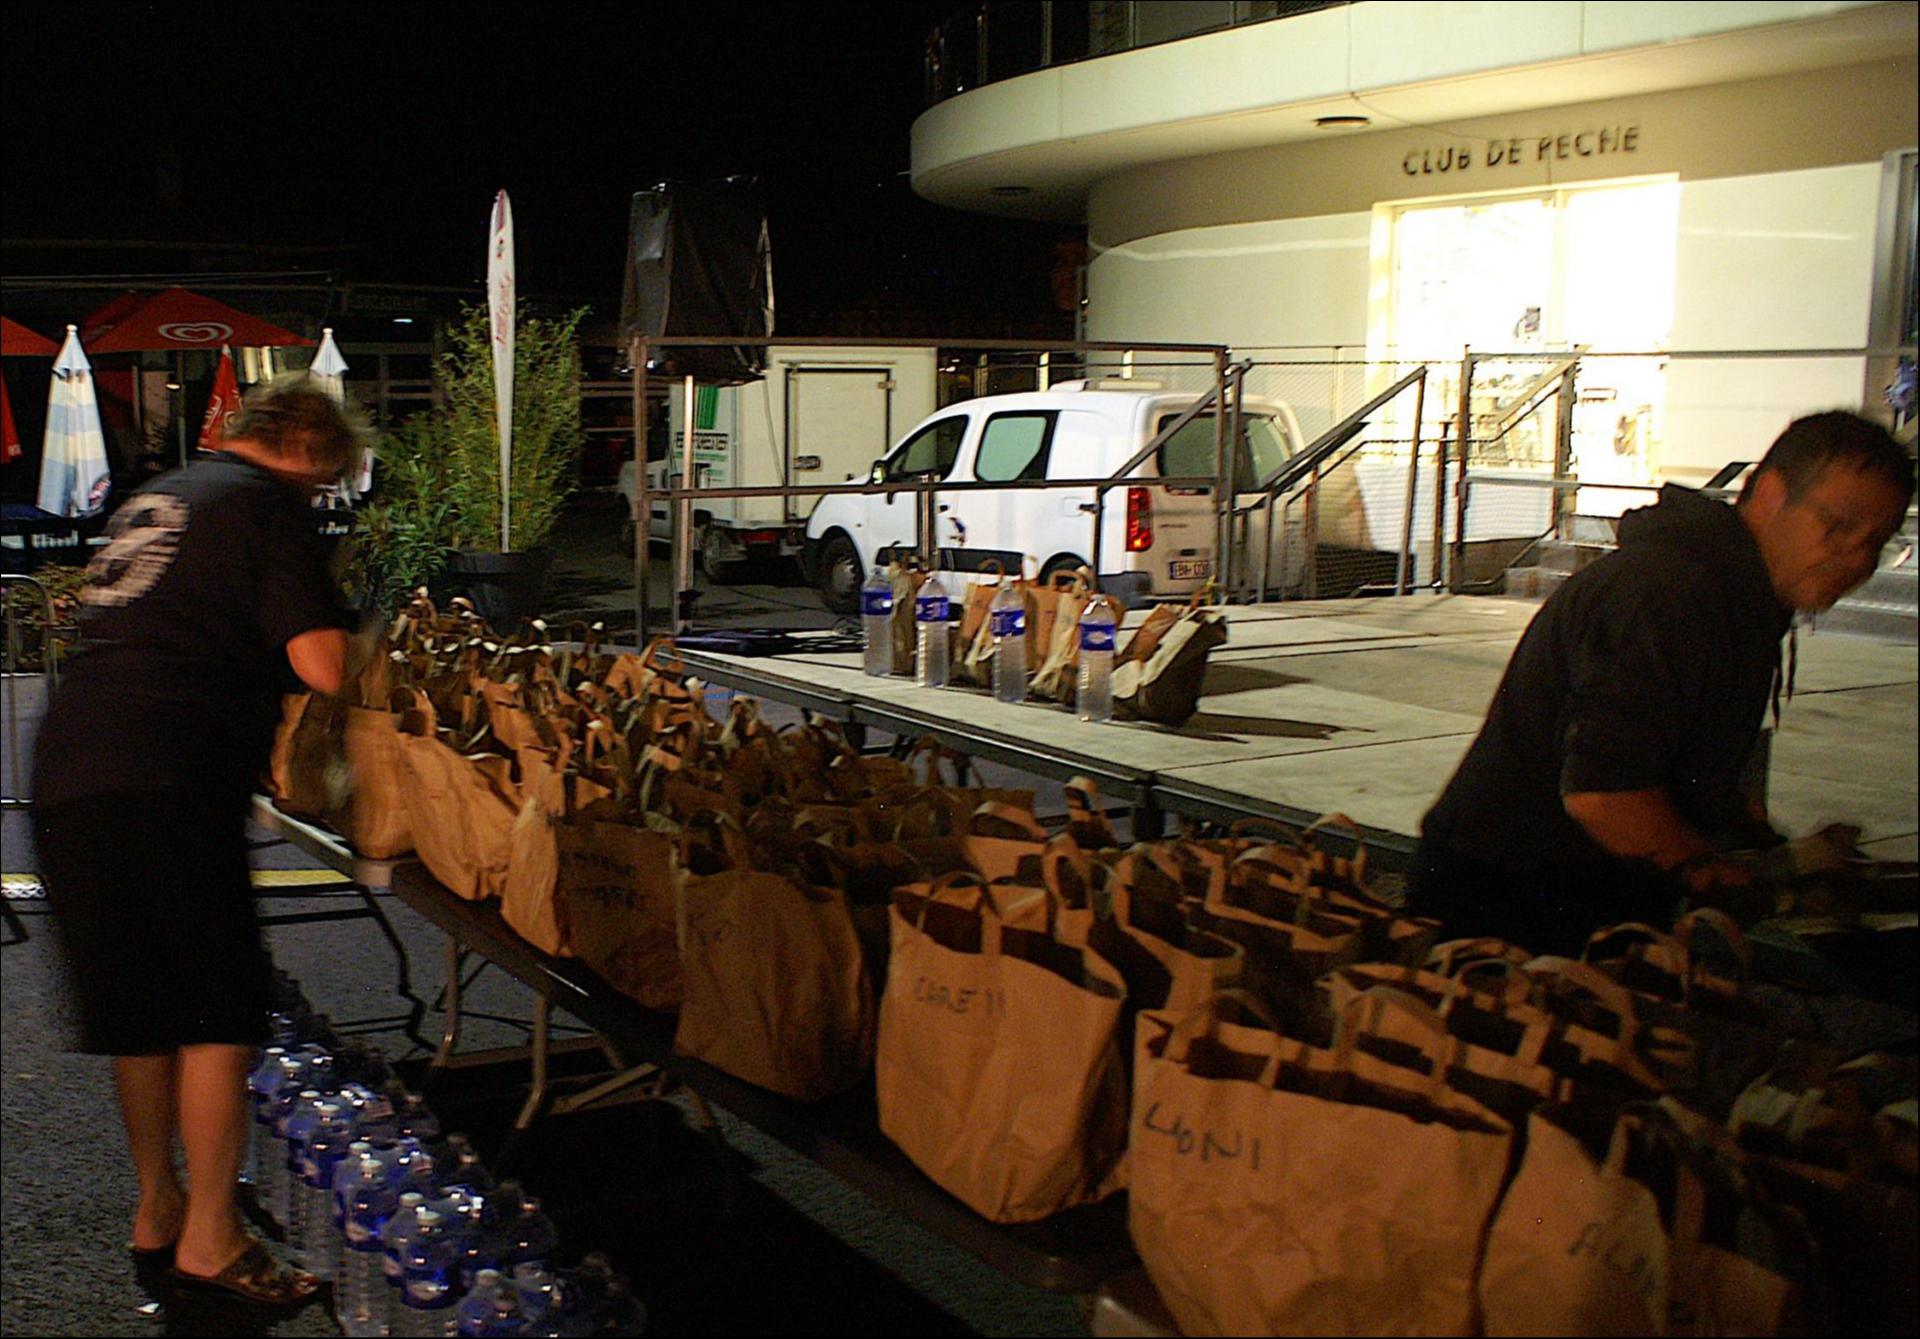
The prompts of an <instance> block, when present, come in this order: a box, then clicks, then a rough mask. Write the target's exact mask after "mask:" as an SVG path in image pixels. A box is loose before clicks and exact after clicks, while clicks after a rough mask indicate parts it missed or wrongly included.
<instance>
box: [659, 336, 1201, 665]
mask: <svg viewBox="0 0 1920 1339" xmlns="http://www.w3.org/2000/svg"><path fill="white" fill-rule="evenodd" d="M775 344H777V345H780V346H781V347H783V348H786V347H813V348H903V347H904V348H914V347H919V348H928V349H933V350H946V351H976V350H977V351H990V350H1005V349H1008V348H1009V347H1013V346H1010V345H1008V344H1007V343H1006V342H1004V341H998V340H954V339H941V340H903V339H883V338H872V339H863V338H841V337H835V336H808V337H793V336H735V335H705V336H695V335H678V336H672V337H669V338H662V339H654V340H648V339H645V338H642V337H635V338H634V340H633V341H632V343H631V345H630V348H629V361H630V363H631V365H632V368H633V373H632V396H633V418H634V424H635V430H634V438H635V440H634V459H635V462H636V465H635V470H634V474H635V479H634V500H633V516H634V626H635V630H636V636H637V638H638V640H639V641H640V642H641V643H644V642H645V641H646V639H647V636H648V621H649V620H648V611H647V598H646V592H647V582H648V574H649V568H650V565H651V559H650V557H649V549H650V547H651V544H650V539H651V529H652V519H653V499H655V498H664V499H666V501H667V502H668V503H669V504H670V506H671V507H672V508H673V513H674V523H673V525H672V527H671V530H672V542H673V559H672V562H673V569H672V570H673V577H674V592H675V594H674V599H673V604H672V608H671V610H670V619H671V622H672V628H673V631H674V632H676V633H677V632H680V631H682V630H683V629H684V627H685V625H686V622H687V619H688V616H689V612H690V604H691V601H692V597H693V596H694V594H695V591H694V585H693V530H694V504H695V502H696V500H698V499H707V500H712V501H719V500H723V499H728V498H754V497H779V498H787V497H794V496H806V497H829V496H835V495H839V494H861V495H882V496H889V497H891V496H894V495H897V494H900V493H912V494H913V495H914V501H915V522H914V533H915V547H916V549H917V551H918V553H919V555H920V558H921V561H922V562H923V563H924V564H925V565H926V566H928V567H929V568H931V567H933V566H934V565H935V564H936V561H937V556H938V542H937V540H938V536H937V533H936V525H935V507H936V505H937V503H936V496H937V495H938V494H941V493H950V492H980V491H992V492H1006V491H1034V490H1045V489H1067V488H1090V489H1094V490H1095V496H1096V501H1100V500H1102V499H1104V496H1105V494H1106V492H1107V491H1109V490H1111V489H1112V488H1114V487H1116V486H1118V485H1119V484H1120V483H1121V482H1123V480H1124V476H1125V474H1126V472H1127V470H1128V469H1132V468H1138V466H1139V464H1140V463H1141V462H1143V461H1144V460H1145V459H1146V458H1147V457H1148V456H1149V455H1150V454H1151V453H1152V452H1153V451H1155V450H1157V449H1159V447H1160V446H1162V445H1164V443H1165V441H1166V440H1167V439H1168V438H1169V437H1171V435H1172V434H1173V432H1174V431H1176V430H1177V429H1178V428H1180V427H1184V426H1185V425H1186V424H1187V423H1190V422H1192V421H1193V419H1194V417H1196V416H1197V415H1198V414H1199V413H1201V412H1204V410H1203V407H1202V406H1201V405H1194V406H1192V407H1190V409H1189V410H1188V411H1187V412H1185V413H1183V414H1182V415H1180V416H1178V417H1177V418H1176V420H1175V422H1174V423H1173V424H1170V425H1168V427H1166V428H1164V429H1162V430H1161V431H1159V432H1158V433H1156V434H1155V435H1154V437H1153V439H1152V441H1150V442H1149V443H1148V444H1147V445H1146V446H1144V447H1142V448H1141V450H1140V451H1139V452H1137V453H1136V454H1135V456H1134V457H1133V458H1132V460H1130V461H1129V462H1128V465H1127V466H1126V467H1124V468H1123V469H1122V470H1120V471H1117V472H1116V473H1114V474H1112V475H1103V476H1097V477H1091V478H1080V479H1034V480H1008V481H1004V482H1000V481H989V482H970V483H958V482H953V481H949V480H945V479H912V480H907V479H894V480H885V481H880V482H875V481H871V480H870V481H869V482H867V483H864V484H817V483H805V484H796V483H793V482H791V481H788V482H785V483H781V484H774V485H758V486H749V487H722V488H707V487H701V486H700V483H699V480H700V477H701V476H700V470H699V463H698V461H697V460H696V459H695V447H694V441H695V431H696V430H695V426H694V425H695V422H696V418H697V415H696V413H695V403H694V387H695V379H694V378H693V377H691V376H688V377H683V378H681V379H680V380H681V393H682V395H683V396H684V405H683V411H684V412H683V413H682V415H681V424H682V429H681V443H680V450H681V458H680V470H679V478H680V479H681V480H683V481H689V480H690V481H692V482H691V485H690V486H689V485H688V484H686V483H684V482H683V484H682V485H681V486H680V487H677V488H665V489H659V488H653V487H651V486H650V485H649V483H648V481H647V470H646V465H647V464H648V463H649V462H648V452H647V418H646V414H645V412H644V411H645V405H646V398H647V395H648V381H649V373H648V371H647V365H648V361H649V356H650V351H651V350H653V349H660V348H701V347H706V348H716V347H718V348H765V347H769V346H772V345H775ZM1017 347H1019V348H1020V349H1021V350H1023V351H1025V352H1027V353H1032V354H1035V355H1051V354H1070V355H1073V356H1075V357H1079V358H1086V356H1087V355H1093V354H1112V355H1117V356H1118V357H1119V358H1120V360H1121V362H1120V370H1121V371H1122V372H1123V374H1124V373H1128V372H1131V371H1132V370H1133V369H1135V368H1136V367H1137V366H1138V364H1137V362H1136V358H1137V356H1138V355H1140V354H1149V355H1166V354H1184V355H1189V356H1192V357H1195V358H1205V359H1206V360H1207V363H1206V366H1207V368H1208V370H1209V371H1210V373H1211V379H1212V382H1213V387H1212V389H1211V390H1210V391H1208V392H1206V393H1205V394H1204V397H1203V399H1204V402H1205V403H1211V404H1214V405H1221V404H1225V403H1227V402H1228V401H1227V396H1228V390H1227V387H1228V383H1229V380H1230V379H1231V377H1230V369H1229V366H1228V362H1227V351H1226V349H1225V347H1224V346H1221V345H1214V344H1140V343H1127V342H1123V341H1103V340H1078V341H1075V340H1053V341H1032V342H1027V343H1023V344H1020V345H1019V346H1017ZM1087 361H1088V363H1089V364H1090V365H1089V366H1088V368H1087V371H1088V373H1089V375H1090V376H1091V375H1092V374H1093V373H1094V372H1095V371H1096V368H1095V367H1094V366H1092V365H1091V363H1092V360H1091V359H1087ZM1194 366H1195V367H1199V366H1201V364H1198V363H1196V364H1194ZM1236 404H1237V397H1236ZM1235 413H1236V414H1237V408H1236V410H1235ZM1226 433H1227V418H1226V415H1223V414H1221V413H1218V412H1216V413H1215V414H1214V461H1215V473H1214V474H1213V475H1212V476H1205V475H1179V476H1170V477H1165V478H1161V477H1156V478H1155V479H1154V480H1153V482H1154V484H1155V485H1156V486H1160V487H1169V488H1196V489H1206V490H1207V491H1208V492H1209V494H1210V495H1211V496H1212V498H1213V501H1214V509H1215V534H1216V537H1217V538H1219V539H1220V540H1222V541H1224V539H1225V537H1226V536H1227V535H1228V533H1229V529H1230V526H1231V508H1232V495H1231V493H1230V492H1228V491H1227V490H1226V489H1225V488H1224V487H1223V486H1222V480H1224V479H1225V477H1226V473H1227V466H1226V461H1227V435H1226ZM668 473H669V475H671V474H672V471H671V470H669V471H668ZM1104 511H1105V506H1104V504H1102V505H1097V506H1094V507H1093V508H1092V513H1093V515H1092V527H1093V531H1094V540H1095V547H1094V551H1093V553H1092V554H1091V555H1090V558H1091V561H1092V563H1093V564H1094V566H1095V568H1096V570H1097V568H1098V567H1099V564H1100V549H1099V542H1100V539H1101V537H1102V514H1103V513H1104ZM1216 552H1217V553H1223V552H1224V550H1223V549H1217V550H1216ZM1216 570H1217V569H1216Z"/></svg>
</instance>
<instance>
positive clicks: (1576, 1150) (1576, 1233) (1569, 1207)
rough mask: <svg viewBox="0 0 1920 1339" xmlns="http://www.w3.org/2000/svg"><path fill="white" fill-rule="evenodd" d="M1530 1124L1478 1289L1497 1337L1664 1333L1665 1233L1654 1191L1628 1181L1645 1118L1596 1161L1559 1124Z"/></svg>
mask: <svg viewBox="0 0 1920 1339" xmlns="http://www.w3.org/2000/svg"><path fill="white" fill-rule="evenodd" d="M1577 1119H1578V1117H1577V1115H1576V1114H1575V1113H1570V1112H1565V1111H1559V1112H1556V1111H1539V1112H1535V1113H1534V1114H1533V1115H1532V1116H1530V1117H1529V1118H1528V1120H1527V1125H1526V1152H1525V1154H1524V1155H1523V1156H1522V1157H1521V1159H1520V1168H1519V1171H1518V1172H1517V1173H1515V1175H1514V1178H1513V1183H1512V1184H1511V1185H1510V1186H1508V1187H1507V1193H1506V1195H1505V1196H1504V1197H1503V1198H1502V1199H1501V1201H1500V1209H1499V1211H1498V1212H1497V1213H1496V1214H1494V1217H1493V1225H1492V1228H1491V1229H1490V1230H1489V1231H1488V1234H1487V1250H1486V1258H1485V1262H1484V1263H1483V1264H1482V1266H1481V1269H1480V1282H1479V1286H1478V1289H1477V1293H1478V1297H1479V1301H1480V1309H1481V1319H1482V1323H1483V1325H1484V1326H1485V1332H1486V1333H1487V1334H1488V1335H1490V1336H1493V1335H1535V1334H1543V1335H1544V1334H1579V1335H1634V1334H1664V1333H1666V1328H1667V1290H1668V1282H1667V1274H1668V1267H1669V1265H1668V1258H1667V1233H1666V1229H1665V1228H1664V1227H1663V1226H1662V1225H1661V1222H1660V1204H1659V1201H1658V1200H1657V1199H1656V1198H1655V1197H1654V1194H1653V1192H1652V1191H1650V1190H1648V1189H1647V1187H1646V1186H1644V1185H1642V1184H1641V1183H1640V1182H1639V1181H1637V1180H1635V1179H1633V1178H1632V1177H1630V1176H1628V1175H1627V1172H1626V1167H1627V1154H1628V1151H1629V1148H1630V1146H1631V1142H1632V1141H1631V1135H1632V1133H1633V1131H1634V1130H1635V1129H1636V1128H1637V1127H1638V1124H1639V1117H1637V1116H1633V1115H1623V1116H1622V1117H1621V1118H1620V1120H1619V1122H1618V1124H1617V1125H1615V1127H1614V1130H1613V1135H1612V1138H1611V1141H1610V1144H1609V1147H1608V1149H1607V1152H1606V1154H1605V1156H1604V1157H1601V1158H1596V1157H1594V1156H1593V1154H1592V1153H1591V1152H1590V1151H1589V1150H1588V1149H1587V1148H1586V1147H1585V1146H1583V1144H1582V1143H1581V1140H1580V1139H1579V1137H1577V1136H1576V1135H1575V1134H1574V1133H1572V1132H1570V1131H1569V1130H1568V1129H1567V1128H1565V1126H1564V1125H1563V1124H1561V1123H1559V1122H1561V1121H1575V1120H1577Z"/></svg>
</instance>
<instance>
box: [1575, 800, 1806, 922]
mask: <svg viewBox="0 0 1920 1339" xmlns="http://www.w3.org/2000/svg"><path fill="white" fill-rule="evenodd" d="M1560 802H1561V804H1562V805H1563V806H1564V807H1565V808H1566V811H1567V816H1568V817H1570V818H1571V819H1573V821H1574V822H1576V823H1578V824H1579V825H1580V826H1581V827H1582V828H1583V829H1585V831H1586V833H1587V835H1588V836H1589V837H1592V838H1593V840H1594V841H1595V842H1597V843H1599V845H1600V847H1601V849H1603V850H1605V851H1606V852H1607V853H1608V854H1609V855H1615V856H1619V857H1620V858H1621V859H1623V860H1644V861H1647V862H1648V863H1649V864H1652V865H1654V866H1655V867H1657V868H1659V869H1662V870H1665V871H1666V872H1667V873H1669V874H1671V875H1673V876H1674V877H1675V878H1676V879H1678V880H1679V881H1680V882H1681V883H1683V884H1684V885H1685V886H1686V888H1687V891H1688V895H1689V899H1690V900H1691V901H1693V902H1694V903H1696V904H1699V905H1705V906H1717V907H1721V908H1722V909H1724V910H1725V911H1727V912H1728V913H1729V914H1731V915H1732V916H1733V918H1734V919H1735V920H1737V921H1739V922H1740V923H1741V924H1743V925H1750V924H1752V923H1753V922H1754V921H1756V920H1759V919H1761V918H1762V917H1764V916H1766V915H1768V914H1770V912H1771V910H1772V903H1771V899H1770V898H1768V897H1766V896H1762V895H1760V894H1759V893H1758V891H1757V890H1755V889H1754V888H1753V887H1752V885H1753V871H1752V870H1751V869H1750V868H1748V867H1747V866H1746V865H1744V864H1742V863H1740V862H1739V861H1737V860H1729V859H1726V858H1724V857H1722V856H1720V855H1719V854H1718V853H1717V852H1716V851H1715V850H1714V846H1713V843H1711V842H1709V841H1708V840H1707V839H1706V837H1705V836H1704V835H1703V834H1702V833H1701V832H1700V830H1699V829H1698V828H1696V827H1694V826H1693V824H1691V823H1689V822H1688V821H1687V820H1686V819H1685V818H1684V817H1683V816H1682V815H1681V813H1680V811H1679V810H1678V809H1677V808H1675V807H1674V803H1673V799H1672V797H1671V796H1669V795H1668V794H1667V792H1666V791H1664V790H1661V789H1659V788H1657V787H1656V788H1654V789H1652V790H1589V791H1575V792H1572V793H1569V794H1566V795H1563V796H1561V801H1560Z"/></svg>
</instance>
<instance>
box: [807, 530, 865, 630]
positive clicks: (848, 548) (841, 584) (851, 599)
mask: <svg viewBox="0 0 1920 1339" xmlns="http://www.w3.org/2000/svg"><path fill="white" fill-rule="evenodd" d="M866 579H867V573H866V569H865V568H863V567H862V566H861V565H860V551H859V550H858V549H856V548H854V547H853V541H852V540H850V539H848V538H847V537H846V536H845V535H835V536H833V538H831V539H829V540H828V541H827V542H826V543H825V544H824V545H823V546H821V549H820V564H819V582H820V602H821V603H822V604H824V605H826V607H827V608H828V609H830V610H832V611H833V612H834V613H836V614H857V613H859V612H860V583H861V582H863V581H865V580H866Z"/></svg>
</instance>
